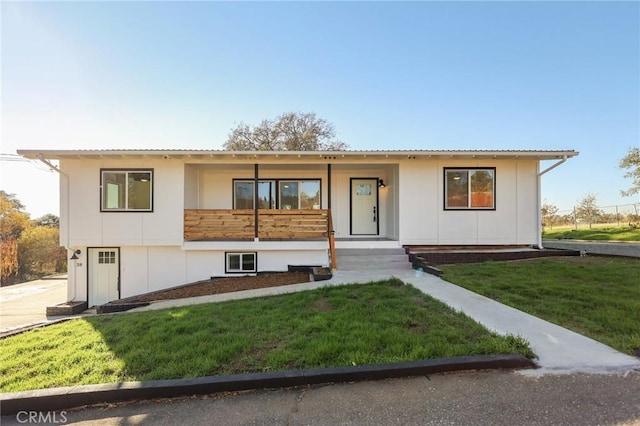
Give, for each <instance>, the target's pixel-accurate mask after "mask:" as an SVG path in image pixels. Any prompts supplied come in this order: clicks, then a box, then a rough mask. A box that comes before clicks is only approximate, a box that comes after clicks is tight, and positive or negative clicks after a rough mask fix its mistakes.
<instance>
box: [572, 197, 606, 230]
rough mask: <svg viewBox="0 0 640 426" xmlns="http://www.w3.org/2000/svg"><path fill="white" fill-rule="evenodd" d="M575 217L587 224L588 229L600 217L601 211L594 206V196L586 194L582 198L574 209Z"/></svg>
mask: <svg viewBox="0 0 640 426" xmlns="http://www.w3.org/2000/svg"><path fill="white" fill-rule="evenodd" d="M575 212H576V217H577V218H578V219H582V220H584V221H585V222H587V223H588V224H589V229H591V225H592V224H593V222H595V220H596V219H597V218H598V217H599V216H601V215H602V213H603V212H602V210H600V209H599V208H598V207H597V206H596V196H595V195H593V194H587V195H585V196H584V198H582V199H581V200H580V202H579V204H578V205H577V206H576V207H575Z"/></svg>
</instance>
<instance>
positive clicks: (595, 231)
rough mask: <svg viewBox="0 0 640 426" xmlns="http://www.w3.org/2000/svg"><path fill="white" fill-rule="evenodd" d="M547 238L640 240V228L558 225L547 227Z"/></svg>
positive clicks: (545, 233) (545, 236) (544, 235)
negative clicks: (575, 227)
mask: <svg viewBox="0 0 640 426" xmlns="http://www.w3.org/2000/svg"><path fill="white" fill-rule="evenodd" d="M542 238H545V239H556V240H557V239H572V240H594V241H640V228H638V227H630V226H611V225H607V226H594V227H593V228H592V229H573V228H569V227H558V228H554V229H549V228H547V229H545V231H544V232H543V233H542Z"/></svg>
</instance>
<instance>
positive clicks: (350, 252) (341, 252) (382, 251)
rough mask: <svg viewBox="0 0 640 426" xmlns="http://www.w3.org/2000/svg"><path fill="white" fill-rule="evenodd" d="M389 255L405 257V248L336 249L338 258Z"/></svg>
mask: <svg viewBox="0 0 640 426" xmlns="http://www.w3.org/2000/svg"><path fill="white" fill-rule="evenodd" d="M388 254H396V255H405V251H404V249H403V248H400V247H398V248H372V249H363V248H357V249H352V248H341V249H336V256H362V255H376V256H379V255H388Z"/></svg>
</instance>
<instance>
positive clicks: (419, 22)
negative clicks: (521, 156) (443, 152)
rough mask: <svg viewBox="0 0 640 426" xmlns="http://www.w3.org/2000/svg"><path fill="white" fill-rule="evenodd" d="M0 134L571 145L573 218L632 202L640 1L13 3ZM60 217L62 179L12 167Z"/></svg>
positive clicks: (5, 11) (15, 141) (85, 142)
mask: <svg viewBox="0 0 640 426" xmlns="http://www.w3.org/2000/svg"><path fill="white" fill-rule="evenodd" d="M1 7H2V17H1V19H2V34H1V35H2V52H1V53H2V57H1V59H2V69H1V71H2V75H1V77H2V80H1V81H2V86H1V90H2V95H1V96H2V123H1V124H2V134H1V136H2V140H1V147H0V153H2V154H7V153H15V151H16V149H20V148H22V149H38V148H42V149H76V148H77V149H93V148H178V149H182V148H187V149H188V148H194V149H218V148H220V147H221V146H222V144H223V143H224V142H225V140H226V138H227V135H228V134H229V132H230V130H231V129H232V128H233V127H235V126H236V125H237V124H238V123H240V122H242V121H244V122H245V123H248V124H257V123H258V122H259V121H260V120H261V119H264V118H274V117H276V116H278V115H279V114H281V113H283V112H289V111H304V112H315V113H316V114H318V116H320V117H322V118H325V119H327V120H328V121H329V122H331V123H333V124H334V125H335V127H336V130H337V133H338V138H339V139H340V140H342V141H344V142H346V143H348V144H349V145H350V147H351V149H575V150H577V151H580V156H579V157H577V158H574V159H572V160H569V161H568V162H567V163H565V164H563V165H562V166H561V167H559V168H557V169H554V170H553V171H552V172H550V173H548V174H547V175H545V177H544V178H543V199H544V200H545V201H547V202H550V203H552V204H555V205H557V206H558V207H560V208H561V209H570V208H571V207H572V206H573V205H574V204H575V203H576V202H577V201H578V200H579V199H580V198H582V197H583V196H584V195H586V194H587V193H589V192H591V193H594V194H595V195H596V197H597V200H598V204H600V205H602V206H607V205H613V204H629V203H633V202H638V201H640V199H639V198H638V197H635V198H629V197H626V198H625V197H622V196H621V195H620V190H621V189H627V188H628V187H629V185H630V184H631V182H630V180H626V179H624V178H623V177H622V175H623V171H622V170H620V169H618V168H617V164H618V161H619V160H620V158H622V157H623V156H624V155H625V154H626V152H627V150H628V149H629V148H630V147H632V146H638V145H639V144H640V3H639V2H561V3H555V2H452V3H446V2H280V3H272V2H269V3H261V2H258V3H221V2H59V3H57V2H15V3H13V2H2V6H1ZM0 167H1V171H0V188H1V189H4V190H5V191H7V192H11V193H16V194H17V196H18V198H19V199H20V200H21V201H22V202H23V203H24V204H25V205H26V206H27V210H28V211H29V212H30V213H31V214H32V216H34V217H37V216H41V215H42V214H44V213H47V212H52V213H55V214H58V212H59V209H58V198H57V197H58V192H57V191H58V190H57V181H58V177H57V176H56V175H55V174H53V173H49V172H46V171H43V170H40V169H37V168H36V167H34V166H33V165H32V164H29V163H18V162H6V161H4V162H0Z"/></svg>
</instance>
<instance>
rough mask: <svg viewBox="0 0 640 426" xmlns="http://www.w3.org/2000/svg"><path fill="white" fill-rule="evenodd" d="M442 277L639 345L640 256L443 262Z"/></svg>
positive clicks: (619, 344) (629, 349) (613, 340)
mask: <svg viewBox="0 0 640 426" xmlns="http://www.w3.org/2000/svg"><path fill="white" fill-rule="evenodd" d="M441 268H442V270H443V271H444V275H443V278H444V279H445V280H447V281H449V282H452V283H455V284H457V285H459V286H461V287H464V288H467V289H469V290H472V291H474V292H476V293H480V294H482V295H485V296H487V297H490V298H492V299H495V300H498V301H500V302H501V303H504V304H506V305H509V306H512V307H515V308H517V309H520V310H522V311H525V312H528V313H530V314H533V315H535V316H538V317H541V318H543V319H546V320H548V321H551V322H553V323H556V324H559V325H561V326H563V327H566V328H569V329H571V330H573V331H576V332H578V333H581V334H584V335H586V336H589V337H591V338H593V339H595V340H598V341H600V342H602V343H605V344H607V345H609V346H612V347H614V348H616V349H618V350H620V351H622V352H625V353H628V354H634V353H635V351H636V350H638V349H640V259H628V258H611V257H581V258H580V257H564V258H546V259H536V260H530V261H518V262H488V263H481V264H459V265H448V266H441Z"/></svg>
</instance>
